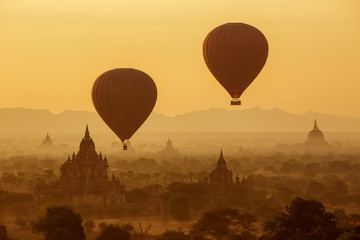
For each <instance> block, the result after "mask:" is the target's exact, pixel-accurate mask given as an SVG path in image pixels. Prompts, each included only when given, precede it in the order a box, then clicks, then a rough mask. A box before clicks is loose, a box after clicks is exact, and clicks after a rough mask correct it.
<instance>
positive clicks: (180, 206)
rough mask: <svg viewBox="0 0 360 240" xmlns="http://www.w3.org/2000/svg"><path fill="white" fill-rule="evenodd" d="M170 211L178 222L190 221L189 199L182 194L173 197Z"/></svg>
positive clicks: (170, 201) (170, 202)
mask: <svg viewBox="0 0 360 240" xmlns="http://www.w3.org/2000/svg"><path fill="white" fill-rule="evenodd" d="M169 211H170V215H171V216H172V217H173V218H174V219H176V220H190V219H191V216H190V211H189V198H188V197H187V196H186V195H183V194H180V193H175V194H173V195H171V197H170V200H169Z"/></svg>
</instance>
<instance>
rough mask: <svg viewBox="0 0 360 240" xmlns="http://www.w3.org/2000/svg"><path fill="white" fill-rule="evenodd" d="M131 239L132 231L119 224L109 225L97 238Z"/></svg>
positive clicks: (112, 239)
mask: <svg viewBox="0 0 360 240" xmlns="http://www.w3.org/2000/svg"><path fill="white" fill-rule="evenodd" d="M119 239H120V240H131V235H130V232H129V231H127V230H124V229H122V228H121V227H119V226H118V225H112V224H110V225H107V226H106V227H105V228H104V229H103V230H102V231H101V232H100V234H99V236H97V238H96V240H119Z"/></svg>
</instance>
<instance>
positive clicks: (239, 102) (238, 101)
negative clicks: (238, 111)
mask: <svg viewBox="0 0 360 240" xmlns="http://www.w3.org/2000/svg"><path fill="white" fill-rule="evenodd" d="M231 105H241V101H240V100H239V99H233V100H231Z"/></svg>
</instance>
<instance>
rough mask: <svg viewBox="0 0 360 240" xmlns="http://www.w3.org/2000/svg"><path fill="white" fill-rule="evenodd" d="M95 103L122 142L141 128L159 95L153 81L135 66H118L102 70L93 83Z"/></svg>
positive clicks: (99, 112) (92, 92) (97, 109)
mask: <svg viewBox="0 0 360 240" xmlns="http://www.w3.org/2000/svg"><path fill="white" fill-rule="evenodd" d="M91 97H92V101H93V104H94V107H95V109H96V111H97V112H98V114H99V115H100V117H101V118H102V119H103V120H104V122H105V123H106V124H107V125H108V126H109V127H110V129H111V130H112V131H113V132H114V133H115V134H116V135H117V136H118V137H119V138H120V140H121V141H122V142H123V149H124V150H126V149H127V146H126V141H127V140H129V139H130V138H131V136H132V135H133V134H134V133H135V132H136V131H137V130H138V129H139V127H140V126H141V125H142V124H143V123H144V122H145V120H146V119H147V117H148V116H149V115H150V113H151V111H152V110H153V108H154V106H155V102H156V97H157V90H156V85H155V83H154V81H153V80H152V79H151V77H150V76H149V75H147V74H146V73H144V72H142V71H139V70H136V69H132V68H116V69H113V70H109V71H107V72H105V73H103V74H101V75H100V76H99V77H98V78H97V79H96V81H95V82H94V84H93V86H92V91H91Z"/></svg>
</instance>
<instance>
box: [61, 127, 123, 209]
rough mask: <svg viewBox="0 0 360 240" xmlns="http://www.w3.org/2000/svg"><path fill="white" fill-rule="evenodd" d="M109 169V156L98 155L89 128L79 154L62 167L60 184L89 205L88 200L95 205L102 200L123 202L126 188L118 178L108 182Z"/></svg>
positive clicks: (105, 201)
mask: <svg viewBox="0 0 360 240" xmlns="http://www.w3.org/2000/svg"><path fill="white" fill-rule="evenodd" d="M108 167H109V165H108V162H107V158H106V156H104V157H103V156H102V154H101V152H100V153H99V154H98V153H97V152H96V150H95V144H94V141H93V140H92V138H91V137H90V133H89V129H88V126H86V130H85V136H84V137H83V139H82V140H81V142H80V147H79V151H78V153H77V154H75V153H73V154H72V156H71V157H70V156H69V157H68V159H67V161H66V162H65V163H64V164H62V165H61V167H60V173H61V176H60V179H59V182H58V184H59V186H60V187H62V188H64V189H66V190H67V191H68V192H69V193H70V194H71V195H72V196H78V195H80V196H81V199H82V200H85V201H86V202H88V203H89V201H91V202H93V203H95V202H96V201H103V203H104V204H106V203H116V202H121V201H123V198H124V196H123V195H124V193H125V187H124V186H123V185H122V184H121V183H120V181H119V180H118V179H117V178H116V177H115V176H113V177H112V179H111V180H109V178H108ZM96 196H101V197H100V198H97V197H96ZM95 204H96V203H95Z"/></svg>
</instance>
